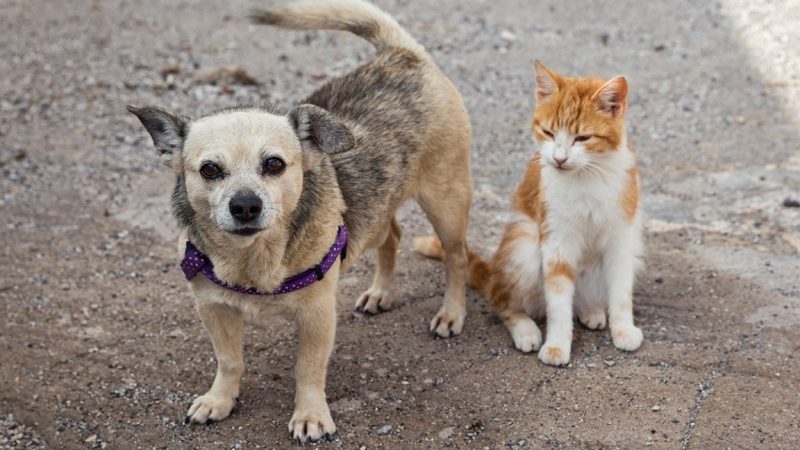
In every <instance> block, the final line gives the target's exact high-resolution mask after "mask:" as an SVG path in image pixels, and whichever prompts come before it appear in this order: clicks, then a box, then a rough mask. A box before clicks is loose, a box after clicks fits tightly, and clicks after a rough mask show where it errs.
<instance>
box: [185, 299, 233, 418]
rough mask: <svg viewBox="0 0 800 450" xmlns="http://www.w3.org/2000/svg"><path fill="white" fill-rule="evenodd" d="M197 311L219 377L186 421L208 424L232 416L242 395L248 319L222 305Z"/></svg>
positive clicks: (202, 306)
mask: <svg viewBox="0 0 800 450" xmlns="http://www.w3.org/2000/svg"><path fill="white" fill-rule="evenodd" d="M197 311H198V312H199V313H200V318H201V319H202V320H203V325H205V327H206V330H208V334H209V336H211V344H212V345H213V346H214V354H215V355H216V357H217V375H216V376H215V377H214V384H212V385H211V389H209V390H208V392H206V393H205V394H204V395H201V396H200V397H197V398H196V399H195V400H194V402H192V406H191V407H190V408H189V412H188V413H187V416H186V419H187V420H188V421H190V422H195V423H206V422H207V421H219V420H222V419H224V418H226V417H228V415H229V414H230V413H231V410H232V409H233V407H234V405H235V404H236V399H237V397H238V396H239V380H240V379H241V377H242V372H244V359H243V357H242V353H243V348H242V346H243V342H242V341H243V334H244V319H243V318H242V313H241V311H239V310H238V309H236V308H232V307H230V306H227V305H222V304H206V305H198V306H197Z"/></svg>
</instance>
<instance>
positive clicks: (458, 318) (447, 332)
mask: <svg viewBox="0 0 800 450" xmlns="http://www.w3.org/2000/svg"><path fill="white" fill-rule="evenodd" d="M467 170H469V168H467ZM465 179H466V180H467V183H469V174H467V176H466V178H465ZM447 184H449V186H448V185H447ZM447 184H442V183H428V184H427V185H426V184H423V185H422V186H421V187H420V193H419V195H418V197H417V201H418V202H419V204H420V206H421V207H422V209H423V211H425V214H426V215H427V216H428V220H430V222H431V224H432V225H433V228H434V230H435V231H436V234H437V236H438V237H439V240H440V241H441V242H442V248H443V249H444V255H445V256H444V262H445V266H446V267H445V271H446V272H445V273H446V277H447V287H446V288H445V293H444V302H443V303H442V307H441V308H440V309H439V312H437V313H436V315H435V316H434V317H433V320H431V325H430V331H431V333H435V334H436V335H438V336H440V337H452V336H455V335H458V334H460V333H461V330H462V329H463V327H464V319H465V318H466V316H467V308H466V304H465V303H466V281H467V246H466V239H467V238H466V235H467V220H468V216H469V204H470V201H471V197H472V191H471V188H472V185H471V183H469V184H465V185H462V186H458V185H457V184H455V183H453V184H450V183H447Z"/></svg>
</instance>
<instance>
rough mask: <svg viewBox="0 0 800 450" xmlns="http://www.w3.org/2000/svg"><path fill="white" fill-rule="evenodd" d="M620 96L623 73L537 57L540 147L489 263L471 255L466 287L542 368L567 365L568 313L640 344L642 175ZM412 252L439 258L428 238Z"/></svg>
mask: <svg viewBox="0 0 800 450" xmlns="http://www.w3.org/2000/svg"><path fill="white" fill-rule="evenodd" d="M627 94H628V85H627V82H626V81H625V78H623V77H615V78H612V79H610V80H609V81H604V80H603V79H601V78H577V77H575V78H573V77H564V76H561V75H558V74H556V73H555V72H553V71H551V70H549V69H547V68H546V67H544V65H542V64H541V63H539V62H538V61H537V63H536V100H537V101H536V110H535V111H534V114H533V120H532V121H531V133H532V134H533V137H534V139H535V140H536V142H537V144H538V147H539V148H538V150H537V151H536V152H535V153H534V155H533V157H532V158H531V160H530V162H529V163H528V165H527V167H526V170H525V174H524V176H523V178H522V181H521V182H520V184H519V186H518V187H517V190H516V192H515V193H514V196H513V198H512V201H511V210H512V219H511V220H510V222H509V224H508V225H507V226H506V228H505V230H504V232H503V238H502V240H501V243H500V246H499V248H498V249H497V251H496V252H495V254H494V256H493V257H492V259H491V262H487V261H486V260H484V259H482V258H481V257H480V256H479V255H477V254H475V253H472V252H469V282H470V284H471V285H472V286H474V287H477V288H478V289H480V291H481V294H483V296H484V297H486V299H487V302H488V303H489V305H491V307H492V308H493V309H494V310H495V311H496V312H497V314H498V315H499V316H500V317H501V318H502V319H503V321H504V323H505V326H506V328H508V331H509V333H510V334H511V337H512V339H513V340H514V345H515V346H516V347H517V348H518V349H520V350H521V351H523V352H526V353H527V352H530V351H532V350H534V349H536V348H540V350H539V359H540V360H542V361H543V362H545V363H547V364H554V365H560V364H565V363H567V362H568V361H569V358H570V353H571V345H572V337H573V336H572V331H573V330H572V324H573V315H574V312H575V311H578V312H581V311H583V313H584V318H586V317H590V318H591V319H592V320H591V321H592V323H595V324H597V328H598V329H600V328H604V326H605V324H606V322H607V323H608V327H609V328H610V330H611V334H612V337H613V338H614V339H613V343H614V345H615V346H616V347H617V348H620V349H622V350H627V351H633V350H636V349H637V348H639V346H640V345H641V341H642V333H641V330H640V329H639V328H637V327H636V326H635V325H634V320H633V296H632V292H633V282H634V275H635V268H636V267H637V266H638V262H639V258H640V256H641V254H642V251H643V245H642V241H641V223H640V222H641V221H640V218H639V215H638V211H639V176H638V171H637V169H636V162H635V156H634V154H633V152H631V151H630V149H629V148H628V146H627V143H626V138H625V113H626V110H627ZM556 231H558V232H557V233H556ZM417 248H418V250H419V251H421V252H422V253H425V254H428V255H434V254H438V255H439V257H441V252H440V251H439V249H437V248H436V247H435V246H432V245H431V243H430V242H420V243H419V244H418V245H417ZM545 253H546V254H548V255H570V256H571V257H574V258H575V259H574V261H573V260H572V259H569V261H571V262H573V263H574V264H577V265H573V264H570V263H567V261H564V260H559V259H558V258H557V257H555V256H551V257H550V258H552V259H547V260H544V259H543V254H545ZM604 261H608V263H607V264H605V263H604ZM579 277H580V278H581V279H580V280H577V278H579ZM543 287H544V289H542V288H543ZM573 287H574V288H575V289H577V293H578V294H579V295H574V294H575V293H576V291H575V290H574V289H573ZM543 290H544V291H547V295H543ZM606 314H608V316H606ZM544 316H546V317H547V327H548V330H547V339H546V342H545V343H544V344H543V345H542V346H541V347H540V344H541V337H542V336H541V333H540V331H539V329H538V327H537V326H536V324H535V323H534V322H533V321H532V320H530V321H526V319H528V318H529V317H530V318H534V319H536V318H541V317H544ZM581 320H583V319H581Z"/></svg>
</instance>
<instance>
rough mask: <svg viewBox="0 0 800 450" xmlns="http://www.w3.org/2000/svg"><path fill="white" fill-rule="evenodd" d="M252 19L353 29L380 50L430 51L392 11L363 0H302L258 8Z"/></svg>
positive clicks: (300, 26) (304, 27)
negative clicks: (394, 48)
mask: <svg viewBox="0 0 800 450" xmlns="http://www.w3.org/2000/svg"><path fill="white" fill-rule="evenodd" d="M250 20H252V21H253V22H255V23H259V24H265V25H276V26H280V27H284V28H292V29H295V30H341V31H349V32H350V33H353V34H355V35H357V36H360V37H362V38H364V39H366V40H367V41H369V42H370V43H371V44H372V45H374V46H375V48H376V49H377V50H378V51H382V50H385V49H388V48H392V47H397V48H404V49H407V50H411V51H412V52H414V53H416V54H417V55H418V56H423V57H424V56H426V55H427V53H426V52H425V47H423V46H422V45H421V44H420V43H419V42H417V41H416V40H414V38H412V37H411V35H410V34H408V32H407V31H406V30H404V29H403V27H401V26H400V25H399V24H398V23H397V22H396V21H395V20H394V19H393V18H392V17H391V16H390V15H389V14H386V13H385V12H383V11H382V10H381V9H380V8H378V7H377V6H375V5H373V4H371V3H369V2H366V1H363V0H302V1H297V2H293V3H289V4H286V5H283V6H275V7H269V8H267V9H257V10H254V11H252V12H251V13H250Z"/></svg>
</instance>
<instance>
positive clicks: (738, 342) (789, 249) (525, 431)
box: [0, 0, 800, 449]
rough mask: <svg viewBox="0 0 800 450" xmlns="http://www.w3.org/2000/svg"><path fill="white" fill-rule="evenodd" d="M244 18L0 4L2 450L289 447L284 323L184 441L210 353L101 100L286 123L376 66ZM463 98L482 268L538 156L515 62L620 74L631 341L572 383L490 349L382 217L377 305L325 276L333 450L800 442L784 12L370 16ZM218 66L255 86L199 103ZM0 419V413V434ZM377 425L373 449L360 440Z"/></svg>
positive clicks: (405, 218)
mask: <svg viewBox="0 0 800 450" xmlns="http://www.w3.org/2000/svg"><path fill="white" fill-rule="evenodd" d="M258 4H259V2H258V1H254V0H236V1H232V2H228V3H226V4H225V5H220V4H217V3H212V2H203V1H199V0H181V1H175V2H166V1H163V0H144V1H141V2H135V3H131V2H123V1H120V0H110V1H105V2H99V1H91V0H75V1H73V2H70V4H69V5H68V6H63V5H61V4H56V3H52V2H45V1H41V0H28V1H21V0H10V1H6V2H2V3H1V4H0V28H2V29H3V30H4V32H3V33H2V34H0V60H2V61H4V62H5V64H3V65H1V66H0V173H2V177H0V193H1V194H2V197H1V198H0V213H1V214H2V218H3V224H2V225H3V226H2V228H0V238H2V243H3V246H2V253H1V254H2V257H1V258H0V299H2V302H0V308H2V321H0V348H1V349H2V354H3V362H2V364H0V414H2V415H3V417H7V419H6V420H5V421H4V422H3V425H2V426H0V447H4V448H5V447H8V448H15V447H18V446H22V447H26V446H29V447H33V446H40V445H41V443H42V442H46V443H47V444H48V445H49V446H50V447H53V448H86V447H90V448H223V447H224V448H285V447H287V446H288V445H289V444H290V442H289V440H288V439H287V438H286V423H287V422H288V420H289V417H290V416H291V409H292V400H293V394H294V380H293V375H292V367H293V363H294V355H295V337H294V331H293V329H292V327H291V326H290V325H289V324H288V323H285V322H283V321H276V322H274V323H272V324H269V325H268V326H266V327H264V328H254V329H251V330H249V331H248V333H247V336H246V341H247V344H246V346H247V347H246V355H247V356H246V361H247V371H246V373H245V376H244V379H243V386H242V396H241V402H240V404H239V407H238V410H237V411H236V412H235V413H234V414H233V415H232V416H231V417H230V418H229V419H227V420H226V421H224V422H221V423H218V424H215V425H213V426H210V427H193V426H186V425H184V424H183V422H182V419H183V415H184V413H185V410H186V408H187V407H188V403H189V402H190V401H191V399H192V398H193V397H194V396H195V395H198V394H201V393H202V392H204V391H205V389H207V387H208V386H209V384H210V382H211V379H212V376H213V371H214V365H215V362H214V359H213V353H212V350H211V345H210V342H209V341H208V339H207V337H206V335H205V332H204V331H203V330H202V327H201V325H200V321H199V319H198V318H197V316H196V314H195V313H194V311H193V308H192V301H191V298H190V296H189V294H188V292H187V289H186V288H185V286H184V282H183V280H182V278H181V276H180V272H179V270H178V269H177V258H176V255H175V251H174V248H175V243H174V238H175V236H176V233H175V229H174V224H173V221H172V219H171V217H170V216H169V206H168V196H169V192H170V190H171V183H172V179H171V175H170V174H169V173H167V171H166V170H165V169H163V168H162V167H161V166H160V165H159V164H158V163H157V162H156V158H154V155H153V152H152V150H151V148H150V143H149V138H147V136H146V135H144V133H143V131H142V130H141V129H140V127H139V126H138V125H137V123H136V122H135V120H134V119H133V118H132V117H129V115H128V114H127V113H126V112H125V111H124V105H125V104H128V103H135V104H141V103H156V104H160V105H164V106H167V107H170V108H173V109H176V110H179V111H181V112H183V113H186V114H201V113H203V112H208V111H211V110H214V109H218V108H220V107H224V106H229V105H232V104H237V103H239V104H241V103H258V102H264V101H266V102H274V103H278V104H281V105H288V104H291V103H292V102H293V101H296V100H298V99H300V98H302V97H303V96H304V95H306V94H308V93H309V92H311V91H312V90H313V89H314V87H316V86H318V85H320V84H321V83H322V82H324V80H325V79H327V78H329V77H331V76H335V75H337V74H341V73H344V72H346V71H347V70H350V69H351V68H353V67H355V66H356V65H357V64H359V63H360V62H363V61H365V60H366V59H368V58H370V57H371V55H372V52H373V51H372V49H371V48H370V47H369V46H368V45H367V44H365V43H363V42H362V41H360V40H358V39H357V38H354V37H352V36H348V35H345V34H342V33H336V32H292V31H282V30H274V29H268V28H258V27H253V26H250V25H247V24H245V22H244V13H245V12H246V11H247V10H248V9H249V8H251V7H255V6H257V5H258ZM378 4H379V5H381V6H382V7H384V8H385V9H386V10H387V11H389V12H390V13H391V14H393V15H394V16H395V17H397V18H398V20H399V21H400V22H401V23H402V24H403V25H404V26H405V27H407V28H408V29H409V31H410V32H411V33H412V34H413V35H414V36H415V37H417V38H418V39H419V41H420V42H422V43H423V44H424V45H425V46H426V47H427V48H428V49H429V50H430V52H431V54H432V55H433V57H434V59H435V60H436V61H437V62H438V63H439V65H440V66H441V67H442V69H443V70H444V71H445V73H447V74H448V76H450V77H451V79H452V80H453V81H454V83H455V84H456V86H457V87H458V88H459V90H460V91H461V92H462V94H463V95H464V98H465V101H466V103H467V106H468V108H469V111H470V115H471V119H472V123H473V128H474V146H473V153H472V166H473V176H474V182H475V197H474V202H473V209H472V212H471V224H470V230H469V239H470V243H471V245H472V246H473V247H474V248H475V249H476V250H478V251H480V252H482V253H484V254H487V255H488V254H489V252H490V251H492V250H493V249H494V247H495V246H496V245H497V242H498V240H499V237H500V233H501V230H502V226H503V224H504V222H505V220H506V218H507V213H506V210H507V206H508V199H509V197H510V194H511V193H512V192H513V189H514V188H515V186H516V184H517V182H518V181H519V179H520V176H521V174H522V167H523V165H524V163H525V161H527V159H528V158H530V156H531V154H532V152H533V145H532V143H531V139H530V137H529V133H528V124H529V116H530V112H531V109H532V106H533V103H532V101H533V95H532V92H533V79H532V67H531V61H532V60H533V59H534V58H539V59H541V60H543V61H544V62H545V63H546V64H547V65H548V66H550V67H552V68H554V69H556V70H558V71H560V72H564V73H567V74H600V75H604V76H612V75H616V74H624V75H625V76H626V77H627V78H628V80H629V82H630V85H631V99H630V105H631V107H630V117H629V133H630V138H631V141H632V143H633V145H634V147H635V148H636V151H637V157H638V159H639V162H640V165H641V174H642V181H643V194H642V198H643V202H644V210H645V212H646V216H647V221H646V230H647V234H646V240H647V258H646V262H647V268H646V270H645V271H644V272H643V274H642V276H641V277H640V278H639V280H638V282H637V285H636V288H635V298H636V311H635V312H636V319H637V321H638V323H639V325H640V326H641V327H642V328H643V331H644V334H645V343H644V345H643V347H642V348H641V349H640V350H639V351H637V352H635V353H622V352H619V351H617V350H615V349H614V348H613V346H612V345H611V342H610V339H609V336H608V335H607V332H590V331H587V330H583V329H578V330H577V331H576V336H575V344H574V348H573V360H572V363H571V364H570V366H569V367H566V368H559V369H557V368H551V367H545V366H543V365H542V364H540V363H539V362H538V360H537V359H536V358H535V357H534V356H531V355H523V354H521V353H519V352H517V351H515V350H514V349H513V345H512V343H511V340H510V338H509V336H508V335H507V333H506V331H505V329H504V328H503V326H502V324H500V323H499V321H498V320H497V319H496V318H495V317H494V316H493V315H492V314H491V313H490V311H489V309H488V308H487V307H486V306H485V305H484V303H483V301H482V300H481V298H480V297H479V296H478V295H477V294H476V293H475V292H470V293H469V297H468V308H469V312H470V315H469V317H468V318H467V323H466V327H465V332H464V334H463V335H462V336H459V337H458V338H456V339H451V340H434V339H432V338H430V336H429V335H428V333H427V323H428V321H429V320H430V317H431V316H432V315H433V314H434V313H435V311H436V307H437V305H438V304H439V302H440V299H441V296H442V294H443V288H444V282H443V281H444V279H443V276H444V275H443V269H442V267H441V266H440V265H439V264H437V263H435V262H432V261H428V260H424V259H421V258H419V257H418V256H416V255H414V254H413V252H412V251H411V239H410V237H413V236H416V235H421V234H427V233H430V231H431V230H430V228H429V226H428V225H427V222H426V221H425V220H424V219H423V218H422V216H421V213H420V211H419V209H418V208H416V207H415V206H413V205H408V206H406V207H404V208H403V209H402V210H401V212H400V214H399V216H400V217H399V218H400V222H401V225H402V228H403V230H404V236H405V239H404V240H403V241H402V243H401V250H400V253H399V256H398V264H397V271H398V274H397V287H396V292H395V299H396V301H395V304H396V307H395V308H394V309H393V310H392V311H391V312H388V313H385V314H382V315H380V316H376V317H369V318H367V317H355V316H353V315H352V313H351V308H352V304H353V302H354V301H355V298H356V297H357V296H358V294H359V293H360V292H361V291H363V290H364V289H366V288H367V287H368V286H369V283H370V277H371V273H372V270H373V269H374V262H373V259H372V255H365V257H364V258H362V259H361V260H360V261H359V262H358V263H357V264H356V265H355V266H354V267H352V268H351V269H350V270H349V271H348V272H346V273H345V274H343V276H342V279H341V283H340V291H339V313H338V316H339V328H338V335H337V350H336V352H335V354H334V356H333V358H332V360H331V365H330V375H329V380H328V384H329V388H328V396H329V399H330V402H331V405H332V412H333V415H334V419H335V420H336V422H337V426H338V428H339V433H338V435H337V438H336V440H335V441H334V442H332V443H328V444H324V445H325V446H329V447H336V448H339V447H342V448H354V447H355V448H361V447H362V446H363V447H367V448H377V447H385V448H441V447H453V448H467V447H470V448H615V447H619V448H634V447H645V446H648V447H656V448H760V447H765V448H786V449H792V448H798V447H800V395H798V391H800V384H799V383H800V375H798V374H800V363H798V358H797V357H796V355H797V351H798V350H800V331H798V330H800V328H799V327H798V324H800V277H798V273H800V256H798V253H799V252H800V208H796V207H791V206H785V205H784V204H785V203H786V205H791V202H786V200H787V199H790V200H791V199H795V200H797V199H800V144H798V142H799V140H798V135H799V134H800V131H799V130H800V128H799V127H798V125H800V88H799V87H800V75H798V74H800V50H799V49H798V47H797V46H796V45H793V44H794V43H796V42H798V41H800V28H798V27H797V26H796V24H797V23H800V2H798V1H797V0H788V1H783V2H771V1H767V0H751V1H746V2H745V1H743V0H720V1H706V0H691V1H679V0H665V1H659V2H638V1H634V0H622V1H618V2H594V1H590V0H577V1H569V2H558V1H555V0H545V1H541V2H535V3H533V2H526V1H523V0H494V1H486V0H470V1H461V2H455V1H447V2H442V1H438V0H415V1H409V0H380V1H378ZM227 65H237V66H240V67H242V68H244V69H245V70H246V71H247V72H248V73H249V74H250V75H252V76H253V77H255V79H256V80H258V81H260V83H261V84H260V85H258V86H243V85H239V84H236V83H235V82H234V81H232V80H227V81H226V80H221V81H220V82H218V83H216V84H212V83H209V82H208V81H207V80H203V79H202V78H203V76H201V75H202V74H208V73H212V72H213V71H214V69H217V68H220V67H223V66H227ZM9 414H13V418H10V417H9ZM386 425H390V426H391V427H392V429H391V432H389V433H388V434H386V435H380V434H378V431H377V430H378V429H379V428H381V427H384V426H386Z"/></svg>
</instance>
